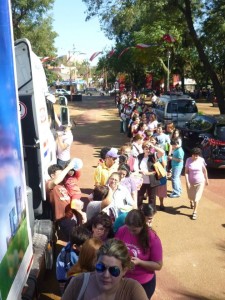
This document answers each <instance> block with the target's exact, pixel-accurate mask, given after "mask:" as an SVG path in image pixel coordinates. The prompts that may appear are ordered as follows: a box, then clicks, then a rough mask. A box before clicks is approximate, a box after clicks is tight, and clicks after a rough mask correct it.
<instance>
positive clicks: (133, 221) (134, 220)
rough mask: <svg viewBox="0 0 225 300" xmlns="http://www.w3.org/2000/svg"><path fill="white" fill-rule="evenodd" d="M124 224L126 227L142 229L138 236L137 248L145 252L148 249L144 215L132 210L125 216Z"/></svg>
mask: <svg viewBox="0 0 225 300" xmlns="http://www.w3.org/2000/svg"><path fill="white" fill-rule="evenodd" d="M125 224H126V225H127V226H134V227H142V230H141V232H140V233H139V235H138V237H137V238H138V243H139V246H140V247H141V248H142V249H143V251H144V252H146V251H147V250H148V249H149V244H150V240H149V233H148V232H149V228H148V225H147V224H146V220H145V215H144V214H143V212H142V211H140V210H138V209H132V210H131V211H129V213H128V214H127V216H126V219H125Z"/></svg>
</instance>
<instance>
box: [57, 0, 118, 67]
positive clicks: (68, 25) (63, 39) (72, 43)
mask: <svg viewBox="0 0 225 300" xmlns="http://www.w3.org/2000/svg"><path fill="white" fill-rule="evenodd" d="M86 9H87V8H86V5H85V4H84V3H83V2H82V0H55V4H54V7H53V12H52V17H53V19H54V22H53V29H54V30H55V31H56V32H57V33H58V37H57V38H56V39H55V46H56V48H57V49H58V55H63V54H64V55H65V54H68V53H69V51H72V50H73V49H74V48H75V51H79V52H81V53H85V54H81V55H82V58H83V59H88V60H89V58H90V57H91V55H92V54H93V53H94V52H98V51H102V50H106V51H110V50H111V49H112V46H113V41H111V40H109V39H107V38H106V37H105V35H104V33H103V31H101V29H100V23H99V21H98V18H97V17H95V18H94V19H91V20H90V21H85V18H86V14H85V11H86ZM100 56H101V54H100V55H99V56H97V57H96V58H95V59H94V60H93V61H92V62H90V63H91V65H96V64H97V62H98V58H99V57H100Z"/></svg>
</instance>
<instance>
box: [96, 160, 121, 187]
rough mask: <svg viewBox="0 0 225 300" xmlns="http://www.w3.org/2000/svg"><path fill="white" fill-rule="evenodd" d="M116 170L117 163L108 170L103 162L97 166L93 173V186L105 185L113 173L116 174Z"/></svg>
mask: <svg viewBox="0 0 225 300" xmlns="http://www.w3.org/2000/svg"><path fill="white" fill-rule="evenodd" d="M117 169H118V164H117V162H115V163H114V164H113V165H112V166H111V167H110V168H108V167H107V166H106V165H105V163H104V162H103V163H102V164H101V165H98V166H97V168H96V169H95V173H94V182H95V185H105V184H106V183H107V181H108V179H109V176H110V175H111V174H112V173H113V172H117Z"/></svg>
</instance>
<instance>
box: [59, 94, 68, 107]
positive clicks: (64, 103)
mask: <svg viewBox="0 0 225 300" xmlns="http://www.w3.org/2000/svg"><path fill="white" fill-rule="evenodd" d="M67 103H68V101H67V99H66V97H65V96H60V97H59V105H64V106H67Z"/></svg>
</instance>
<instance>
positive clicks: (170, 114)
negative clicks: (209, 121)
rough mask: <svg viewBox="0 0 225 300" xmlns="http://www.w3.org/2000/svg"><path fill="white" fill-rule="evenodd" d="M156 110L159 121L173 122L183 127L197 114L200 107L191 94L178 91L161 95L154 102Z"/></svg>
mask: <svg viewBox="0 0 225 300" xmlns="http://www.w3.org/2000/svg"><path fill="white" fill-rule="evenodd" d="M154 112H155V114H156V116H157V119H158V121H159V122H162V123H164V124H167V123H170V122H173V123H174V124H175V125H176V126H178V127H181V126H183V125H184V124H185V123H186V122H188V121H189V120H191V119H192V118H193V117H195V116H196V115H197V113H198V108H197V105H196V103H195V100H193V99H192V98H191V97H190V96H188V95H184V94H182V93H176V94H170V95H163V96H161V97H159V98H158V99H157V100H156V102H155V104H154Z"/></svg>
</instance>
